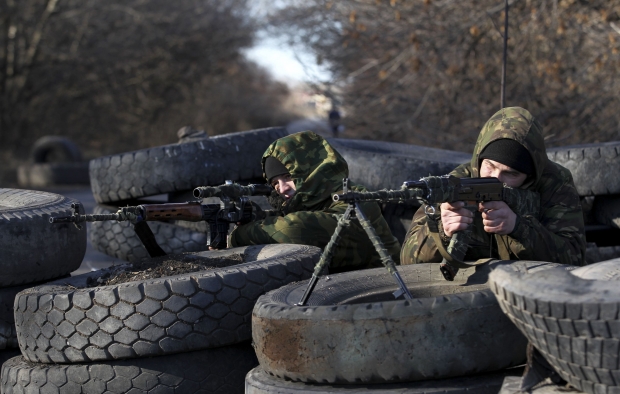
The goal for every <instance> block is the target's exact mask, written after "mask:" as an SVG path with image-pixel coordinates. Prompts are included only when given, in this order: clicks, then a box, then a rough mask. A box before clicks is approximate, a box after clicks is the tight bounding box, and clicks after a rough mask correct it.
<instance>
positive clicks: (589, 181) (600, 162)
mask: <svg viewBox="0 0 620 394" xmlns="http://www.w3.org/2000/svg"><path fill="white" fill-rule="evenodd" d="M547 157H549V160H551V161H554V162H556V163H558V164H560V165H562V166H564V167H566V168H568V169H569V170H570V172H571V173H572V174H573V180H574V182H575V186H576V187H577V192H578V193H579V195H580V196H597V195H605V194H620V177H618V168H620V141H611V142H603V143H596V144H584V145H571V146H561V147H558V148H550V149H547Z"/></svg>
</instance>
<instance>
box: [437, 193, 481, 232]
mask: <svg viewBox="0 0 620 394" xmlns="http://www.w3.org/2000/svg"><path fill="white" fill-rule="evenodd" d="M464 207H465V202H464V201H455V202H452V203H449V202H444V203H443V204H441V205H440V208H441V224H442V225H443V232H444V233H445V234H446V235H447V236H448V237H451V236H452V234H454V233H455V232H457V231H462V230H465V229H466V228H467V227H468V226H469V225H470V223H473V221H474V213H473V212H472V211H470V210H469V209H467V208H464Z"/></svg>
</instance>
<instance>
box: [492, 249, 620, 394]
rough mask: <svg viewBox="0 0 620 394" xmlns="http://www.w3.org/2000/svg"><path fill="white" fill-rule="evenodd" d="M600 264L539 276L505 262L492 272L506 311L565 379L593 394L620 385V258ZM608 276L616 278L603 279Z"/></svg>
mask: <svg viewBox="0 0 620 394" xmlns="http://www.w3.org/2000/svg"><path fill="white" fill-rule="evenodd" d="M599 264H600V267H601V268H603V269H599V267H596V266H598V265H599ZM599 264H595V265H592V266H585V267H582V268H579V269H575V270H574V271H570V272H569V271H567V270H563V269H553V270H549V271H546V272H540V273H537V274H536V275H532V274H529V273H526V272H519V271H515V270H513V269H511V268H510V267H502V268H499V269H497V270H495V271H494V272H492V273H491V276H490V282H491V289H492V290H493V292H494V293H495V295H496V296H497V298H498V300H499V303H500V306H501V307H502V310H503V311H504V312H505V313H506V315H508V317H509V318H510V319H511V320H512V321H513V322H514V323H515V324H516V325H517V327H519V329H520V330H521V331H522V332H523V333H524V335H526V337H527V338H528V339H529V340H530V341H531V342H532V344H533V345H534V346H535V347H536V348H537V349H538V350H539V351H540V352H541V354H542V355H543V356H544V357H545V359H546V360H547V361H548V362H549V363H550V364H551V365H552V366H553V367H554V369H555V370H556V371H557V372H558V374H559V375H560V376H561V377H562V379H564V380H566V381H567V382H569V383H570V384H571V385H573V386H575V387H576V388H578V389H579V390H582V391H585V392H586V393H591V394H594V393H596V394H599V393H615V392H617V391H618V389H619V388H620V382H618V381H616V380H615V379H616V378H615V376H617V374H618V373H620V365H619V361H620V357H619V353H618V343H619V342H620V341H619V339H620V332H619V331H618V327H619V323H620V319H619V318H618V309H619V308H620V288H619V287H618V282H617V281H618V280H620V275H619V274H618V273H619V272H618V261H615V262H614V261H612V262H604V263H599ZM577 275H582V276H583V278H582V277H579V276H577ZM604 277H608V278H609V279H612V280H600V278H604ZM595 278H599V280H596V279H595Z"/></svg>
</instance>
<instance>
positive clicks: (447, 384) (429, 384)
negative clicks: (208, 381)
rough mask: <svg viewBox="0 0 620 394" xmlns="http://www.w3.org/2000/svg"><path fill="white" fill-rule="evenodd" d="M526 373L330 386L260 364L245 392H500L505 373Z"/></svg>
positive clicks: (520, 370)
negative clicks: (280, 376)
mask: <svg viewBox="0 0 620 394" xmlns="http://www.w3.org/2000/svg"><path fill="white" fill-rule="evenodd" d="M522 373H523V368H512V369H509V370H504V371H501V372H496V373H491V374H484V375H474V376H468V377H463V378H451V379H440V380H425V381H421V382H413V383H391V384H371V385H355V386H353V385H345V386H342V385H331V384H312V383H301V382H290V381H288V380H284V379H278V378H275V377H273V376H270V375H269V374H267V373H265V372H264V371H263V370H262V369H261V368H260V367H257V368H254V369H253V370H251V371H250V372H248V374H247V376H246V377H245V393H246V394H301V393H306V394H330V393H348V394H359V393H387V394H471V393H476V394H497V391H498V390H499V389H500V387H501V385H502V382H503V380H504V378H505V377H506V376H515V375H519V374H522Z"/></svg>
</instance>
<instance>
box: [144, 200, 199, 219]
mask: <svg viewBox="0 0 620 394" xmlns="http://www.w3.org/2000/svg"><path fill="white" fill-rule="evenodd" d="M142 209H143V212H144V220H146V221H149V220H186V221H189V222H199V221H201V220H203V216H204V215H203V210H202V206H201V205H200V203H199V202H195V203H194V202H187V203H178V204H149V205H142Z"/></svg>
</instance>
